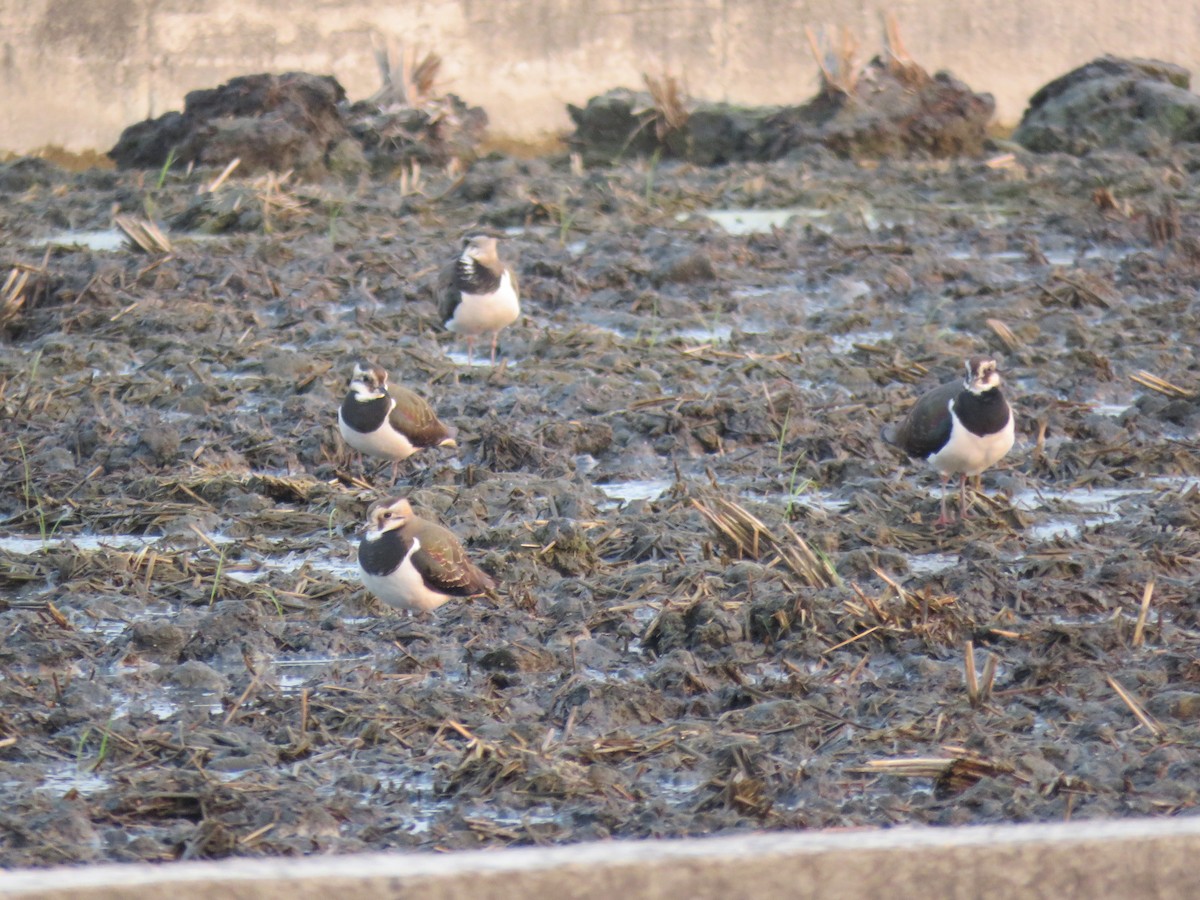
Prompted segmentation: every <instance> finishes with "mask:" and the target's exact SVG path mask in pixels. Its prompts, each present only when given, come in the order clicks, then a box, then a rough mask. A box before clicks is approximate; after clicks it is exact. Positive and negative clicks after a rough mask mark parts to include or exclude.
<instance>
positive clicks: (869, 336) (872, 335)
mask: <svg viewBox="0 0 1200 900" xmlns="http://www.w3.org/2000/svg"><path fill="white" fill-rule="evenodd" d="M895 336H896V335H895V334H894V333H893V332H891V331H848V332H846V333H845V334H834V335H830V336H829V342H830V344H831V345H832V347H833V350H834V352H835V353H849V352H850V351H851V350H853V349H854V345H855V344H870V345H875V344H879V343H881V342H883V341H890V340H892V339H893V338H895Z"/></svg>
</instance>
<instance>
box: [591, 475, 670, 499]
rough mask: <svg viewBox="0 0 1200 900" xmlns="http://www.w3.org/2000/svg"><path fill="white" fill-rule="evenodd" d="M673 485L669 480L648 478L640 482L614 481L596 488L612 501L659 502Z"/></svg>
mask: <svg viewBox="0 0 1200 900" xmlns="http://www.w3.org/2000/svg"><path fill="white" fill-rule="evenodd" d="M672 484H673V482H672V481H671V480H670V479H667V478H646V479H642V480H640V481H614V482H610V483H608V484H598V485H596V487H597V488H599V489H600V491H601V493H603V494H604V496H606V497H608V498H609V499H610V500H617V501H620V502H621V503H628V502H629V501H631V500H657V499H658V498H659V497H661V496H662V495H663V494H665V493H666V492H667V490H668V489H669V488H670V487H671V485H672Z"/></svg>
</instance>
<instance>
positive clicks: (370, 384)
mask: <svg viewBox="0 0 1200 900" xmlns="http://www.w3.org/2000/svg"><path fill="white" fill-rule="evenodd" d="M387 384H388V374H387V369H385V368H384V367H383V366H380V365H377V364H376V363H370V362H366V361H360V362H356V363H355V364H354V375H353V376H352V377H351V379H350V390H351V391H353V392H354V394H355V396H356V397H357V399H359V400H375V399H378V398H379V397H382V396H383V395H384V394H386V393H387Z"/></svg>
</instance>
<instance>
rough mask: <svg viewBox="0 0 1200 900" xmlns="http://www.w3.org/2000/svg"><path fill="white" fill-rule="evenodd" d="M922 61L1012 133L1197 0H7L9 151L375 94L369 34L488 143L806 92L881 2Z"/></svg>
mask: <svg viewBox="0 0 1200 900" xmlns="http://www.w3.org/2000/svg"><path fill="white" fill-rule="evenodd" d="M883 9H886V10H889V11H890V12H892V13H893V14H894V15H895V16H896V17H897V19H898V21H899V23H900V28H901V34H902V36H903V38H904V40H905V43H906V44H907V45H908V48H909V51H910V52H911V55H912V56H913V57H914V58H915V59H916V60H918V61H919V62H921V63H922V64H923V65H925V66H926V68H929V69H931V70H935V69H940V68H947V69H949V70H951V71H952V72H954V73H955V74H956V75H958V76H959V77H961V78H963V79H964V80H965V81H966V82H967V83H968V84H970V85H971V86H972V87H973V88H975V89H976V90H981V91H983V90H986V91H991V92H992V93H993V94H995V95H996V98H997V101H998V113H999V118H1000V120H1001V121H1002V122H1005V123H1015V122H1016V121H1017V119H1019V117H1020V115H1021V112H1022V110H1023V108H1024V104H1025V100H1026V99H1027V98H1028V96H1029V95H1030V94H1031V93H1032V92H1033V91H1034V90H1036V89H1037V88H1038V87H1039V86H1041V85H1042V84H1043V83H1045V82H1046V81H1048V80H1049V79H1051V78H1053V77H1055V76H1057V75H1059V74H1062V73H1063V72H1065V71H1067V70H1068V69H1070V68H1072V67H1074V66H1076V65H1078V64H1079V63H1082V62H1085V61H1087V60H1088V59H1091V58H1092V57H1094V56H1097V55H1099V54H1102V53H1104V52H1112V53H1117V54H1121V55H1140V56H1155V57H1159V58H1161V59H1166V60H1169V61H1171V62H1176V63H1180V64H1182V65H1185V66H1188V67H1190V68H1196V66H1197V64H1200V16H1197V15H1196V9H1195V7H1194V5H1193V4H1192V3H1191V2H1190V0H1163V2H1161V3H1157V4H1156V3H1151V2H1147V0H1075V2H1062V0H1016V2H1012V0H880V2H876V0H859V2H855V3H847V2H845V0H736V2H731V0H670V2H663V0H578V2H566V0H486V2H484V0H311V2H308V3H299V2H297V3H293V2H288V0H0V150H10V151H17V152H28V151H31V150H33V149H35V148H38V147H41V146H44V145H48V144H50V145H57V146H61V147H64V148H66V149H68V150H72V151H83V150H89V149H99V150H105V149H107V148H109V147H110V146H112V144H113V143H114V142H115V141H116V138H117V136H118V134H120V131H121V129H122V128H123V127H124V126H126V125H128V124H131V123H133V122H135V121H138V120H140V119H143V118H145V117H147V116H156V115H160V114H161V113H163V112H165V111H167V110H170V109H179V108H181V106H182V102H183V97H184V94H186V93H187V92H188V91H189V90H193V89H195V88H200V87H212V86H215V85H216V84H219V83H220V82H221V81H223V80H225V79H227V78H230V77H232V76H234V75H239V74H247V73H251V72H260V71H285V70H294V69H299V70H307V71H311V72H316V73H320V74H332V75H334V76H336V77H337V78H338V79H339V80H340V81H341V82H342V84H343V85H344V86H345V87H346V89H347V91H348V92H349V94H350V96H351V98H355V99H356V98H360V97H363V96H365V95H368V94H370V93H371V92H372V91H374V90H375V89H376V88H377V87H378V86H379V77H378V73H377V69H376V64H375V61H374V57H373V54H372V47H373V44H374V42H377V41H389V40H390V41H395V40H397V39H403V40H405V41H408V42H410V43H412V44H414V45H417V46H418V47H420V48H422V49H433V50H436V51H437V52H438V53H440V54H441V55H442V56H443V57H444V58H445V65H444V68H443V72H444V75H445V79H444V81H445V84H446V87H448V88H449V89H451V90H454V91H456V92H458V93H459V94H461V95H462V96H463V97H464V98H466V99H467V100H469V101H470V102H472V103H476V104H480V105H482V106H483V107H484V108H486V109H487V110H488V112H489V114H490V115H491V117H492V122H493V127H492V133H493V134H494V135H499V136H512V137H523V138H533V137H536V136H539V135H544V134H546V133H548V132H553V131H555V130H559V129H564V128H566V127H567V126H568V120H567V116H566V112H565V109H564V106H565V104H566V103H567V102H575V103H582V102H583V101H585V100H586V99H587V98H588V97H589V96H591V95H593V94H596V93H599V92H601V91H603V90H606V89H608V88H610V87H615V86H618V85H627V86H637V85H639V84H640V82H641V74H642V73H643V72H649V73H651V74H661V73H664V72H665V73H669V74H673V75H676V76H677V77H680V78H682V80H683V81H684V83H685V84H686V86H687V88H688V90H689V92H690V93H691V94H692V95H694V96H697V97H703V98H706V99H712V100H717V99H728V100H733V101H739V102H745V103H762V104H768V103H793V102H800V101H803V100H804V99H806V98H807V97H809V96H811V94H812V93H813V91H814V89H815V86H816V66H815V65H814V62H813V59H812V56H811V53H810V51H809V48H808V43H807V40H806V39H805V36H804V26H805V25H811V26H814V27H816V26H821V25H846V26H849V27H850V28H851V29H853V30H854V31H855V32H856V33H857V34H858V35H859V37H860V44H861V47H862V50H861V52H862V53H863V54H864V55H871V54H873V53H875V52H876V51H877V49H878V48H879V46H880V36H881V31H882V29H881V24H880V10H883Z"/></svg>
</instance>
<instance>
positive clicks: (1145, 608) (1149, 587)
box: [1133, 578, 1154, 647]
mask: <svg viewBox="0 0 1200 900" xmlns="http://www.w3.org/2000/svg"><path fill="white" fill-rule="evenodd" d="M1153 596H1154V579H1153V578H1151V579H1150V580H1149V581H1147V582H1146V589H1145V590H1144V591H1142V608H1141V610H1139V611H1138V617H1137V624H1136V625H1134V626H1133V646H1135V647H1140V646H1142V641H1143V640H1144V639H1145V637H1146V618H1147V616H1149V614H1150V600H1151V598H1152V597H1153Z"/></svg>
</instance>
